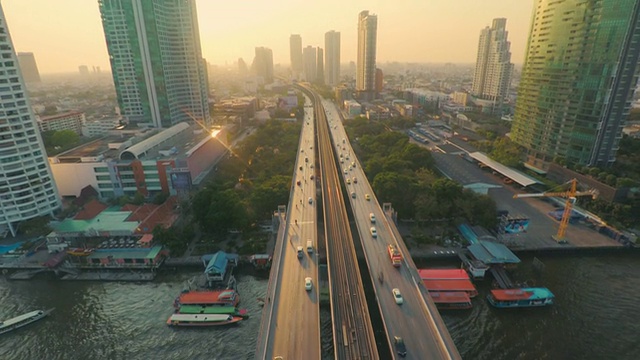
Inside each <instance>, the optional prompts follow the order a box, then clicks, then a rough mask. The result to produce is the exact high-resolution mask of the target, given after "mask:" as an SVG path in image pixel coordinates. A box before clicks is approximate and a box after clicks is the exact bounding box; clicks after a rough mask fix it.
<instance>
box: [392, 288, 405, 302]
mask: <svg viewBox="0 0 640 360" xmlns="http://www.w3.org/2000/svg"><path fill="white" fill-rule="evenodd" d="M391 292H392V293H393V298H394V299H395V300H396V304H398V305H402V303H403V302H404V299H403V298H402V294H401V293H400V289H398V288H395V289H393V290H391Z"/></svg>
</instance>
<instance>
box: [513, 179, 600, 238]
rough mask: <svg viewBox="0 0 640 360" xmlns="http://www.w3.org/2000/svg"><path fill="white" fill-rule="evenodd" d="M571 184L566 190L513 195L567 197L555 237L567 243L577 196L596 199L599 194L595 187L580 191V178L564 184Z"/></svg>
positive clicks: (517, 197)
mask: <svg viewBox="0 0 640 360" xmlns="http://www.w3.org/2000/svg"><path fill="white" fill-rule="evenodd" d="M567 184H570V187H569V190H565V191H548V192H543V193H536V194H515V195H513V198H514V199H521V198H531V197H562V198H565V199H567V200H566V201H565V204H564V212H563V214H562V220H560V227H558V233H557V234H556V235H555V236H554V237H553V239H554V240H555V241H557V242H558V243H561V244H562V243H566V242H567V241H566V240H565V238H564V235H565V233H566V231H567V226H568V225H569V219H570V218H571V210H572V209H573V204H575V202H576V197H577V196H591V198H593V199H595V198H596V197H597V196H598V191H597V190H595V189H590V190H588V191H578V190H577V187H578V180H576V179H572V180H569V181H568V182H567V183H565V184H564V185H567Z"/></svg>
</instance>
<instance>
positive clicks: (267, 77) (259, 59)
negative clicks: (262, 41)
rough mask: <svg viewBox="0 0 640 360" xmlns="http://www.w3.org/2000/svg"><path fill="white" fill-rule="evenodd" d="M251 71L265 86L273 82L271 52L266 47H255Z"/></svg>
mask: <svg viewBox="0 0 640 360" xmlns="http://www.w3.org/2000/svg"><path fill="white" fill-rule="evenodd" d="M253 69H254V71H255V73H256V75H258V76H260V77H262V78H263V79H264V83H265V84H271V83H272V82H273V51H271V49H269V48H266V47H257V48H256V55H255V57H254V58H253Z"/></svg>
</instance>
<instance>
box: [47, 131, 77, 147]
mask: <svg viewBox="0 0 640 360" xmlns="http://www.w3.org/2000/svg"><path fill="white" fill-rule="evenodd" d="M79 141H80V136H78V134H76V133H75V132H74V131H72V130H60V131H56V132H55V133H54V134H53V136H52V137H51V144H52V145H53V146H59V147H61V148H71V147H72V146H74V145H76V144H77V143H78V142H79Z"/></svg>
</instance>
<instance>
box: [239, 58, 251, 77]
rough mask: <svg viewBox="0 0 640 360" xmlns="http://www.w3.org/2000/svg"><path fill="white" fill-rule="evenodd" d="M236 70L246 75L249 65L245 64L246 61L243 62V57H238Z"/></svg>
mask: <svg viewBox="0 0 640 360" xmlns="http://www.w3.org/2000/svg"><path fill="white" fill-rule="evenodd" d="M238 72H239V73H240V74H241V75H246V74H247V73H248V72H249V67H248V66H247V63H246V62H244V59H242V58H238Z"/></svg>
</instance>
